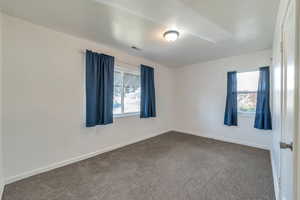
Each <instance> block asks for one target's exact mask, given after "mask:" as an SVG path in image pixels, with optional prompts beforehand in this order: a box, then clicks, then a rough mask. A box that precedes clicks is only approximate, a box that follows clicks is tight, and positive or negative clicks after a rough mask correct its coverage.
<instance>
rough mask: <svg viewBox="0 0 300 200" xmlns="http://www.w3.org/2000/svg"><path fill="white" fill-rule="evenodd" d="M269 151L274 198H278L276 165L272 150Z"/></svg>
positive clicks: (277, 199)
mask: <svg viewBox="0 0 300 200" xmlns="http://www.w3.org/2000/svg"><path fill="white" fill-rule="evenodd" d="M270 153H271V164H272V173H273V182H274V191H275V198H276V200H279V182H278V175H277V167H276V165H275V160H274V153H273V151H272V150H271V151H270Z"/></svg>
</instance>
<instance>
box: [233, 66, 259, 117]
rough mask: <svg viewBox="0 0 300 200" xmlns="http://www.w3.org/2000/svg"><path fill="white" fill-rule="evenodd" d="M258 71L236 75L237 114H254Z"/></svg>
mask: <svg viewBox="0 0 300 200" xmlns="http://www.w3.org/2000/svg"><path fill="white" fill-rule="evenodd" d="M258 79H259V71H252V72H243V73H237V92H238V93H237V98H238V99H237V102H238V112H239V113H246V114H254V113H255V110H256V97H257V88H258Z"/></svg>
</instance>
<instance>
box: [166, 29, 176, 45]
mask: <svg viewBox="0 0 300 200" xmlns="http://www.w3.org/2000/svg"><path fill="white" fill-rule="evenodd" d="M178 37H179V32H178V31H174V30H171V31H167V32H165V33H164V38H165V39H166V40H167V41H168V42H174V41H175V40H177V39H178Z"/></svg>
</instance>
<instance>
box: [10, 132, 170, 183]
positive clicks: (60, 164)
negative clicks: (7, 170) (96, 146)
mask: <svg viewBox="0 0 300 200" xmlns="http://www.w3.org/2000/svg"><path fill="white" fill-rule="evenodd" d="M167 132H170V130H168V131H163V132H160V133H156V134H151V135H144V136H142V137H139V138H135V139H132V140H130V141H126V142H124V143H119V144H116V145H112V146H109V147H106V148H103V149H100V150H98V151H95V152H91V153H87V154H84V155H80V156H76V157H73V158H70V159H68V160H64V161H60V162H56V163H53V164H50V165H48V166H44V167H41V168H38V169H34V170H31V171H28V172H24V173H22V174H18V175H16V176H11V177H8V178H5V184H10V183H13V182H16V181H19V180H21V179H25V178H28V177H30V176H34V175H37V174H41V173H43V172H47V171H50V170H53V169H56V168H59V167H63V166H66V165H69V164H72V163H75V162H79V161H82V160H85V159H88V158H91V157H94V156H97V155H100V154H103V153H106V152H109V151H112V150H115V149H118V148H121V147H125V146H127V145H130V144H134V143H137V142H140V141H143V140H146V139H149V138H152V137H155V136H158V135H161V134H164V133H167Z"/></svg>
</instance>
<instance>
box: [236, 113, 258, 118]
mask: <svg viewBox="0 0 300 200" xmlns="http://www.w3.org/2000/svg"><path fill="white" fill-rule="evenodd" d="M238 117H249V118H254V117H255V113H247V112H238Z"/></svg>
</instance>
